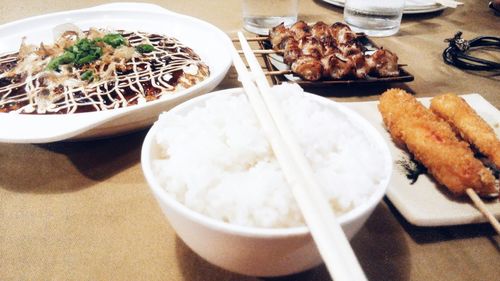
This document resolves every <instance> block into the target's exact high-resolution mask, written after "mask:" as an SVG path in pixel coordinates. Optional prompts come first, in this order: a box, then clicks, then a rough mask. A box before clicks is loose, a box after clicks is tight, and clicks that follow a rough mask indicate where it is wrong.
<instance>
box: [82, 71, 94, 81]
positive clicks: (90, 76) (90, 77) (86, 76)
mask: <svg viewBox="0 0 500 281" xmlns="http://www.w3.org/2000/svg"><path fill="white" fill-rule="evenodd" d="M80 77H81V78H82V80H89V81H92V80H94V73H93V72H92V70H87V71H85V72H84V73H82V76H80Z"/></svg>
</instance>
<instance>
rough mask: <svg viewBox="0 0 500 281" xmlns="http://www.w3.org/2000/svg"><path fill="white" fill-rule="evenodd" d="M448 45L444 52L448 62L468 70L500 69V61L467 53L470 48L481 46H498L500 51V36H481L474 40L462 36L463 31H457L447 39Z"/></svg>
mask: <svg viewBox="0 0 500 281" xmlns="http://www.w3.org/2000/svg"><path fill="white" fill-rule="evenodd" d="M445 42H448V43H449V45H448V47H447V48H446V49H445V50H444V52H443V59H444V61H445V62H446V63H447V64H451V65H454V66H456V67H458V68H461V69H468V70H483V71H484V70H486V71H491V70H500V63H499V62H494V61H489V60H485V59H480V58H477V57H473V56H471V55H469V54H467V53H468V52H469V51H470V50H474V49H479V48H481V47H487V48H498V49H499V51H500V37H494V36H479V37H476V38H474V39H472V40H465V39H463V38H462V32H460V31H459V32H457V33H456V34H455V36H454V37H453V38H450V39H446V40H445Z"/></svg>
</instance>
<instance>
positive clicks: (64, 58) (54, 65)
mask: <svg viewBox="0 0 500 281" xmlns="http://www.w3.org/2000/svg"><path fill="white" fill-rule="evenodd" d="M74 61H75V55H74V54H73V53H71V52H68V51H66V52H64V53H63V54H62V55H60V56H58V57H55V58H53V59H52V60H51V61H50V62H49V64H48V65H47V69H48V70H59V66H60V65H61V64H68V63H72V62H74Z"/></svg>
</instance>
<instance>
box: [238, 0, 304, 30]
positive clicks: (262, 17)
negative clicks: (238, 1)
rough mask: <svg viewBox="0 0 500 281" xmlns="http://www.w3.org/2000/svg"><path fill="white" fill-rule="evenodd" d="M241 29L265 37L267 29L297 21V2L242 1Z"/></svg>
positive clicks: (296, 0)
mask: <svg viewBox="0 0 500 281" xmlns="http://www.w3.org/2000/svg"><path fill="white" fill-rule="evenodd" d="M242 4H243V6H242V7H243V27H244V28H245V29H246V30H248V31H250V32H253V33H257V34H261V35H267V34H268V33H269V29H270V28H272V27H274V26H277V25H279V24H280V23H282V22H283V23H285V25H286V26H290V25H292V24H293V23H295V22H296V21H297V14H298V0H243V3H242Z"/></svg>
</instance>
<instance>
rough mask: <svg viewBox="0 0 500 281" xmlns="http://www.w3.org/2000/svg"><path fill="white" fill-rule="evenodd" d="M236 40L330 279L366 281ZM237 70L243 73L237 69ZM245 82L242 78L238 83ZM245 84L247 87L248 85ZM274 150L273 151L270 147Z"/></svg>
mask: <svg viewBox="0 0 500 281" xmlns="http://www.w3.org/2000/svg"><path fill="white" fill-rule="evenodd" d="M238 38H239V40H240V44H241V47H242V49H243V52H244V54H245V58H246V60H247V62H248V65H249V66H250V69H251V71H252V76H251V77H253V78H254V80H255V82H256V84H257V86H258V91H257V93H258V95H259V96H260V99H261V100H262V102H263V103H264V106H265V110H267V111H268V112H269V113H268V114H267V115H268V116H270V117H271V119H272V120H271V122H273V123H274V126H273V127H275V128H276V129H277V131H275V132H273V133H271V134H272V135H273V137H275V138H277V139H279V141H277V142H276V143H275V144H277V145H284V146H283V147H276V149H277V150H278V151H279V153H277V152H276V151H275V153H276V157H277V158H278V161H279V163H280V166H281V167H282V169H283V172H284V174H285V177H286V178H287V180H288V182H289V184H290V186H291V189H292V193H293V194H294V197H295V200H296V201H297V203H298V205H299V207H300V210H301V211H302V215H303V216H304V219H305V221H306V224H307V226H308V227H309V230H310V232H311V235H312V237H313V239H314V241H315V243H316V245H317V248H318V250H319V252H320V254H321V256H322V257H323V260H324V262H325V264H326V266H327V268H328V271H329V272H330V275H331V276H332V277H333V279H334V280H335V281H346V280H356V281H363V280H367V279H366V276H365V274H364V272H363V269H362V268H361V266H360V264H359V262H358V260H357V258H356V256H355V254H354V251H353V250H352V248H351V246H350V244H349V241H348V239H347V237H346V236H345V233H344V232H343V230H342V228H341V226H340V224H339V223H338V221H337V219H336V217H335V214H334V213H333V210H332V208H331V206H330V205H329V203H328V201H327V200H326V199H325V198H326V197H325V196H324V195H323V192H322V190H321V189H320V187H319V185H318V184H317V183H316V181H315V177H314V173H313V171H312V169H311V167H310V165H309V163H308V162H307V159H306V158H305V156H304V154H303V153H302V152H301V149H300V147H299V145H298V144H297V142H296V141H295V139H294V137H293V135H292V133H291V132H290V131H289V129H288V125H287V124H286V122H285V120H284V117H283V114H282V113H281V110H280V108H279V106H278V104H277V102H276V101H275V100H274V97H273V96H272V94H271V87H270V86H269V83H268V82H267V79H266V77H265V75H264V72H263V71H262V68H261V66H260V64H259V62H258V61H257V58H256V57H255V55H254V54H253V53H252V50H251V48H250V46H249V44H248V42H247V41H246V39H245V37H244V36H243V34H242V33H241V32H238ZM236 54H237V53H236ZM236 57H237V58H236ZM234 61H235V65H236V64H239V62H238V63H237V61H241V58H240V57H239V55H235V58H234ZM238 69H240V70H241V71H243V69H241V66H239V67H238V68H237V70H238ZM244 70H245V72H246V67H244ZM242 76H249V77H250V75H248V74H242ZM249 79H250V78H244V79H242V82H243V80H249ZM245 83H247V84H248V81H246V82H245ZM244 86H245V84H244ZM249 89H250V91H252V92H253V91H254V89H253V87H252V86H250V88H249ZM260 110H261V109H259V111H260ZM274 149H275V147H274V146H273V150H274ZM280 153H284V154H285V155H280V156H278V154H280ZM280 158H281V160H280ZM290 160H291V161H290ZM284 161H287V162H284Z"/></svg>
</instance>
